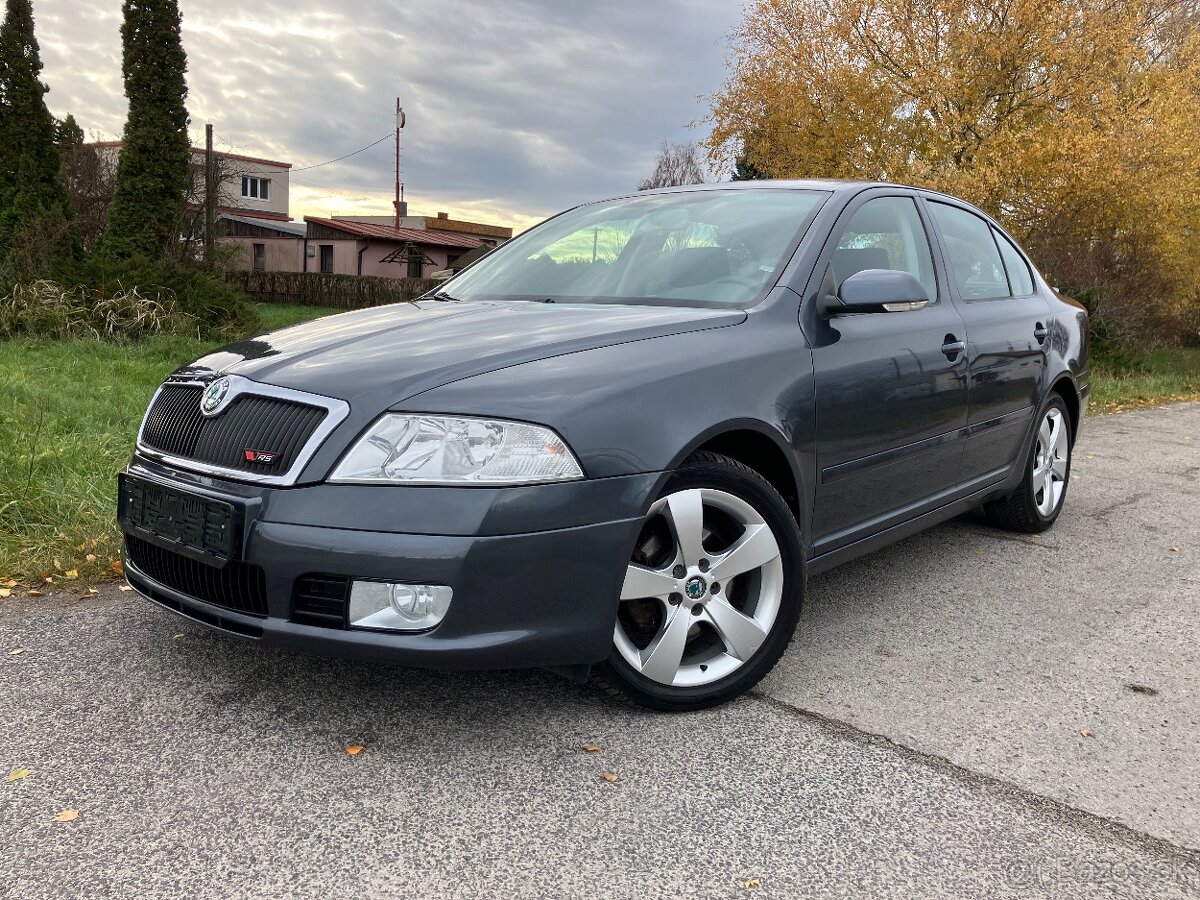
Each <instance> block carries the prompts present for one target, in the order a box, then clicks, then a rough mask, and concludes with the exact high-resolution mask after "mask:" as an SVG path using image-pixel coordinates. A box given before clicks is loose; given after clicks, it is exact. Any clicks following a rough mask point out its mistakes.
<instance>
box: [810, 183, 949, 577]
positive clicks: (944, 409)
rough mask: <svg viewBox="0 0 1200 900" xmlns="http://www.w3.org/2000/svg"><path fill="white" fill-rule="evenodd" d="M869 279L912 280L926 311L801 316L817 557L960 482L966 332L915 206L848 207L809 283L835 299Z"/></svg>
mask: <svg viewBox="0 0 1200 900" xmlns="http://www.w3.org/2000/svg"><path fill="white" fill-rule="evenodd" d="M864 269H898V270H901V271H905V272H908V273H909V274H911V275H913V277H915V278H916V279H917V280H918V281H920V282H921V283H922V284H923V285H924V286H925V287H926V288H927V290H928V292H929V297H930V299H931V301H932V302H931V303H930V304H929V305H928V306H926V307H925V308H924V309H919V310H911V311H907V312H879V313H865V314H858V315H841V316H835V317H831V318H828V319H826V318H823V317H821V316H820V315H818V314H816V313H815V311H814V303H813V302H811V301H810V302H809V303H807V304H806V306H805V309H806V312H805V319H804V328H805V334H806V336H807V337H808V338H809V343H810V345H811V346H812V352H813V366H814V370H815V377H816V406H817V413H816V430H817V462H818V478H817V490H816V492H815V493H816V503H815V508H814V511H813V520H812V521H813V527H812V535H813V552H814V555H820V554H822V553H826V552H829V551H831V550H835V549H837V548H838V547H840V546H844V545H846V544H850V543H853V542H854V541H856V540H859V539H861V538H864V537H867V536H869V535H870V534H872V533H874V532H877V531H880V530H883V529H884V528H887V527H889V526H891V525H894V524H897V523H898V522H900V521H903V520H905V519H907V518H911V517H912V516H914V515H917V514H919V513H920V512H922V511H925V510H927V509H931V508H934V507H936V506H939V505H941V504H943V503H945V502H947V501H948V500H949V499H950V498H951V497H952V495H953V494H954V493H955V491H956V488H957V485H958V482H959V475H960V460H961V456H962V441H961V440H960V437H961V432H962V430H963V428H964V426H965V424H966V420H967V390H966V377H967V364H966V357H965V353H964V349H965V341H966V330H965V328H964V326H963V320H962V317H961V316H960V315H959V312H958V309H957V308H956V307H955V305H954V304H953V303H951V302H950V300H949V297H948V296H947V292H946V289H945V279H944V277H940V276H939V273H938V271H937V268H936V264H935V261H934V254H933V252H932V250H931V242H930V238H929V234H928V228H927V222H926V221H925V219H924V216H923V215H922V213H921V210H920V208H919V206H918V204H917V200H916V197H915V196H914V195H912V194H910V193H906V192H902V191H892V190H890V189H888V190H884V191H872V192H868V193H866V194H863V195H860V196H859V197H858V198H856V199H855V200H854V201H851V203H850V204H849V205H848V206H847V208H846V210H845V211H844V212H843V213H842V215H841V216H840V217H839V218H838V221H837V223H836V224H835V226H834V228H833V231H832V235H831V237H830V239H829V241H828V243H827V245H826V247H825V249H824V250H823V252H822V256H821V258H820V260H819V261H818V264H817V269H816V271H815V273H814V279H815V280H816V281H817V283H818V285H819V284H820V281H821V280H822V279H824V278H826V277H830V278H832V280H833V281H832V284H831V285H830V287H833V288H835V289H836V286H837V285H839V284H840V283H841V282H842V281H844V280H845V279H846V278H849V277H850V276H851V275H853V274H854V273H855V272H859V271H862V270H864ZM817 290H820V287H819V286H818V287H817ZM809 293H810V295H812V294H814V293H815V292H814V291H813V290H812V288H811V287H810V290H809Z"/></svg>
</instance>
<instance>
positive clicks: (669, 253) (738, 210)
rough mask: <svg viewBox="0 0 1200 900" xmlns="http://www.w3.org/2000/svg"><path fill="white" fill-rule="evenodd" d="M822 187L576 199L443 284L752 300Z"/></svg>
mask: <svg viewBox="0 0 1200 900" xmlns="http://www.w3.org/2000/svg"><path fill="white" fill-rule="evenodd" d="M824 197H825V194H823V193H822V192H820V191H805V190H783V189H761V190H760V189H750V190H725V191H691V192H685V193H677V194H649V195H645V196H640V197H629V198H626V199H623V200H611V201H607V202H604V203H593V204H589V205H587V206H581V207H578V208H577V209H573V210H571V211H570V212H566V213H563V214H562V215H560V216H556V217H555V218H553V219H550V220H549V221H548V222H544V223H542V224H541V225H539V226H537V227H536V228H534V229H532V230H530V231H528V232H526V233H525V234H523V235H521V236H520V237H518V238H516V239H514V240H512V241H509V242H508V243H507V244H505V245H504V246H502V247H500V248H498V249H496V250H495V251H493V252H492V253H491V254H489V255H488V256H487V257H485V258H484V259H482V260H480V261H479V262H478V263H477V264H476V265H474V266H472V267H471V268H469V269H468V270H467V271H466V272H464V273H463V274H462V275H460V276H459V277H457V278H455V279H454V280H453V281H452V282H451V283H449V284H448V285H447V286H446V292H447V293H448V294H451V295H453V296H454V298H455V299H459V300H471V299H479V300H484V299H510V300H554V301H566V302H586V301H606V300H607V301H612V300H617V301H640V300H665V301H673V300H679V301H698V302H704V303H718V304H727V305H730V306H739V305H747V304H750V303H753V302H754V300H755V299H756V298H757V297H758V295H759V294H760V293H761V292H762V290H763V288H764V287H766V286H767V284H768V282H773V281H774V276H775V274H776V272H777V270H778V269H779V268H780V266H782V265H783V264H784V263H786V262H787V260H786V259H785V258H784V255H785V253H786V252H787V251H788V249H789V248H790V247H791V245H792V242H793V240H794V239H795V238H796V236H797V232H798V231H799V229H800V226H801V225H802V224H803V223H804V222H805V221H806V219H807V218H808V216H809V214H810V213H811V212H812V211H813V210H814V209H815V208H816V207H817V205H818V204H819V203H820V201H821V200H822V199H824Z"/></svg>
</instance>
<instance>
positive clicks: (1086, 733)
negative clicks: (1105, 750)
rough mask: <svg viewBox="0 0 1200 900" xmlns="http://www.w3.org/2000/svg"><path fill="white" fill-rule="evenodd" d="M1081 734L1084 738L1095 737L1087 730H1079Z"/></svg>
mask: <svg viewBox="0 0 1200 900" xmlns="http://www.w3.org/2000/svg"><path fill="white" fill-rule="evenodd" d="M1079 733H1080V734H1081V735H1083V736H1084V737H1092V736H1093V735H1092V733H1091V732H1090V731H1089V730H1088V729H1086V728H1081V729H1079Z"/></svg>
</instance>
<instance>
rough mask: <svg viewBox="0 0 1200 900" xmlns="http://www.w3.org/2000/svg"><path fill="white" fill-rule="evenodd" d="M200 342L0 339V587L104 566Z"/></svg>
mask: <svg viewBox="0 0 1200 900" xmlns="http://www.w3.org/2000/svg"><path fill="white" fill-rule="evenodd" d="M259 312H260V314H261V316H262V320H263V322H264V323H265V327H266V328H268V329H275V328H282V327H284V326H287V325H293V324H296V323H298V322H303V321H307V320H309V319H313V318H316V317H318V316H322V315H327V314H329V313H333V312H337V310H332V309H322V308H314V307H304V306H283V305H276V304H259ZM211 348H212V345H210V344H206V343H203V342H201V341H199V340H196V339H195V338H189V337H185V336H169V337H167V336H164V337H157V338H153V339H150V340H146V341H143V342H141V343H138V344H133V345H128V346H121V345H117V344H105V343H99V342H96V341H72V342H63V343H58V342H50V341H38V340H24V339H23V340H16V341H8V342H2V343H0V586H2V585H3V583H4V582H5V581H8V580H10V579H16V580H20V581H22V582H26V583H30V582H34V581H36V580H37V579H39V578H41V577H43V573H49V574H51V575H52V576H59V575H60V574H62V573H64V572H68V571H73V570H74V571H78V573H79V576H80V578H82V579H84V580H87V579H89V578H95V577H99V576H102V575H105V574H107V573H109V572H110V571H111V564H112V561H113V560H114V559H116V557H117V555H118V549H119V546H120V545H119V541H118V532H117V529H116V525H115V523H114V522H113V512H114V506H115V502H116V501H115V487H116V474H117V472H118V471H120V470H121V469H122V468H123V467H124V465H125V464H126V462H127V461H128V459H129V454H130V451H131V450H132V447H133V439H134V435H135V433H136V432H137V428H138V423H139V422H140V421H141V418H142V415H143V413H144V412H145V409H146V403H147V401H148V400H149V399H150V396H151V394H153V393H154V390H155V388H157V387H158V385H159V384H160V383H161V382H162V380H163V378H164V377H165V376H166V375H167V374H168V373H169V372H171V371H172V370H173V369H175V368H176V367H177V366H179V365H181V364H183V363H185V362H188V361H190V360H192V359H194V358H195V357H197V356H200V355H202V354H203V353H205V352H206V351H208V350H210V349H211ZM1093 374H1094V378H1093V381H1092V385H1093V395H1092V406H1091V408H1092V410H1093V411H1094V412H1111V411H1115V410H1120V409H1128V408H1131V407H1135V406H1145V405H1151V404H1155V403H1161V402H1165V401H1169V400H1181V399H1200V348H1189V349H1175V350H1157V351H1154V352H1152V353H1150V354H1148V355H1146V356H1145V357H1144V358H1142V359H1139V360H1137V361H1136V362H1134V363H1133V364H1129V363H1126V364H1125V365H1123V366H1121V367H1119V368H1118V367H1115V366H1111V365H1105V364H1104V362H1103V361H1098V362H1097V363H1096V365H1095V366H1094V367H1093ZM89 557H90V558H89Z"/></svg>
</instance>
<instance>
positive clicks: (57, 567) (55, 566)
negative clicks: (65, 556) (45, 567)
mask: <svg viewBox="0 0 1200 900" xmlns="http://www.w3.org/2000/svg"><path fill="white" fill-rule="evenodd" d="M54 568H56V569H61V568H62V563H61V562H59V561H58V560H57V559H56V560H55V561H54Z"/></svg>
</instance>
